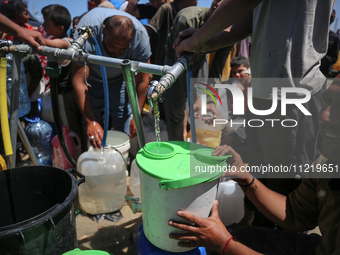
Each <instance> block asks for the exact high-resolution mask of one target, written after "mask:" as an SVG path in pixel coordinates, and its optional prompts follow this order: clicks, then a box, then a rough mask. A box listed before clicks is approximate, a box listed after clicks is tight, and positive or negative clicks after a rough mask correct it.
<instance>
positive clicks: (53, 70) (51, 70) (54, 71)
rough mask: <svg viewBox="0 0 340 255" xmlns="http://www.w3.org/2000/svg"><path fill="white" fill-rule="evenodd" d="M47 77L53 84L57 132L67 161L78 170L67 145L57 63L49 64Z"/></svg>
mask: <svg viewBox="0 0 340 255" xmlns="http://www.w3.org/2000/svg"><path fill="white" fill-rule="evenodd" d="M46 71H47V75H48V76H49V77H50V83H51V86H50V87H51V103H52V112H53V119H54V125H55V129H56V132H57V136H58V140H59V144H60V146H61V148H62V150H63V152H64V155H65V157H66V159H67V161H68V162H69V163H70V164H71V165H72V166H73V167H74V168H77V162H75V160H74V159H73V158H72V156H71V154H70V152H69V150H68V148H67V145H66V143H65V137H64V133H63V127H62V124H61V123H62V120H61V116H60V111H59V99H58V76H59V74H60V73H59V72H60V68H59V66H58V63H57V62H54V61H53V62H48V67H46Z"/></svg>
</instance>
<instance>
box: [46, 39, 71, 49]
mask: <svg viewBox="0 0 340 255" xmlns="http://www.w3.org/2000/svg"><path fill="white" fill-rule="evenodd" d="M45 41H46V45H47V46H49V47H54V48H61V49H67V48H68V47H70V43H69V42H68V41H66V40H63V39H58V38H56V39H52V40H49V39H46V40H45Z"/></svg>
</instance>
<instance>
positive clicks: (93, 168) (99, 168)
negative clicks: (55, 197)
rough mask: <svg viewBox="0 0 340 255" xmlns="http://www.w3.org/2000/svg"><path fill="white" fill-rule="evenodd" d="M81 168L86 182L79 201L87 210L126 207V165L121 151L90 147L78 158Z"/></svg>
mask: <svg viewBox="0 0 340 255" xmlns="http://www.w3.org/2000/svg"><path fill="white" fill-rule="evenodd" d="M77 169H78V171H79V172H80V173H82V174H83V175H84V176H85V183H84V185H81V186H82V187H81V188H80V189H78V192H79V204H80V206H81V208H82V210H83V211H84V212H86V213H89V214H101V213H109V212H114V211H117V210H119V209H120V208H121V207H122V206H123V204H124V202H125V195H126V189H127V187H126V164H125V160H124V158H123V156H122V154H121V153H120V152H119V151H117V150H116V149H115V148H112V147H105V148H104V149H93V147H90V148H89V150H88V151H87V152H85V153H83V154H81V155H80V157H79V158H78V161H77ZM79 187H80V186H79Z"/></svg>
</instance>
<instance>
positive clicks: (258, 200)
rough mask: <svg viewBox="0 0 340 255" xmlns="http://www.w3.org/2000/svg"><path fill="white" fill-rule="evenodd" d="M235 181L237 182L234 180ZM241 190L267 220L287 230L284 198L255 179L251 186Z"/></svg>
mask: <svg viewBox="0 0 340 255" xmlns="http://www.w3.org/2000/svg"><path fill="white" fill-rule="evenodd" d="M235 181H238V180H237V179H236V180H235ZM248 183H249V179H248ZM243 184H244V183H243ZM242 189H243V191H244V194H245V195H246V196H247V197H248V198H249V200H250V201H251V202H252V203H253V204H254V206H255V207H256V208H257V209H258V210H259V211H260V212H262V213H263V214H264V215H265V216H266V217H267V218H268V219H269V220H271V221H272V222H274V223H276V224H278V225H280V226H281V227H284V228H289V223H288V222H285V219H286V199H287V197H286V196H283V195H281V194H279V193H276V192H274V191H272V190H270V189H268V188H267V187H266V186H265V185H263V184H262V183H261V182H260V181H259V180H257V179H255V181H254V183H253V184H252V185H251V186H249V187H247V188H242Z"/></svg>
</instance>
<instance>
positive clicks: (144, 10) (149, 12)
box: [137, 4, 158, 19]
mask: <svg viewBox="0 0 340 255" xmlns="http://www.w3.org/2000/svg"><path fill="white" fill-rule="evenodd" d="M137 8H138V10H139V19H151V18H152V17H153V16H154V15H155V14H156V12H157V10H158V9H157V8H155V7H153V6H152V5H151V4H138V5H137Z"/></svg>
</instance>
